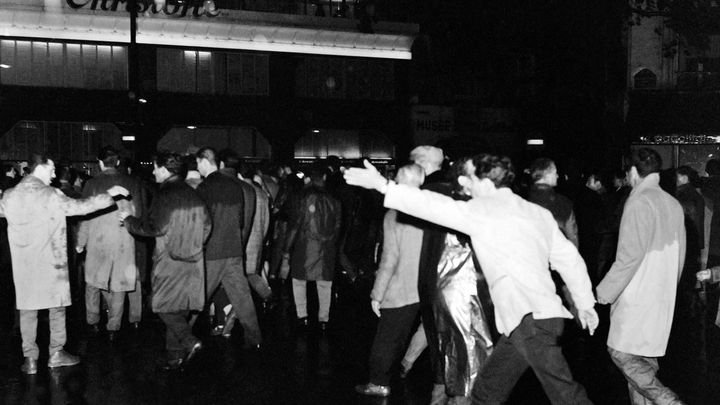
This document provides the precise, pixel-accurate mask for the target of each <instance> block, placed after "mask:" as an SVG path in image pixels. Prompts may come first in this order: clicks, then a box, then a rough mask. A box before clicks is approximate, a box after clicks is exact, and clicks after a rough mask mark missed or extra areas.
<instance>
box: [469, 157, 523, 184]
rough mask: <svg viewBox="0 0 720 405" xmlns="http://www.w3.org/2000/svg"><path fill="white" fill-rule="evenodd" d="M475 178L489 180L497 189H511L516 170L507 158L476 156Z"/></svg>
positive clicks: (474, 162) (474, 163)
mask: <svg viewBox="0 0 720 405" xmlns="http://www.w3.org/2000/svg"><path fill="white" fill-rule="evenodd" d="M472 161H473V165H474V166H475V176H477V177H478V178H479V179H480V180H482V179H488V180H490V181H492V182H493V184H495V187H496V188H501V187H510V186H511V185H512V182H513V181H514V180H515V168H514V167H513V164H512V161H511V160H510V158H509V157H507V156H497V155H490V154H485V153H483V154H480V155H476V156H474V157H473V159H472Z"/></svg>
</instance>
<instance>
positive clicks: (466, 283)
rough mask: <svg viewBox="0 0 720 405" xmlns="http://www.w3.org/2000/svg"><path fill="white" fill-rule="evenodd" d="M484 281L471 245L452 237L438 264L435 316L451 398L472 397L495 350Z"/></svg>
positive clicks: (446, 241) (447, 239)
mask: <svg viewBox="0 0 720 405" xmlns="http://www.w3.org/2000/svg"><path fill="white" fill-rule="evenodd" d="M482 277H483V276H482V274H481V273H480V272H479V271H478V270H476V269H475V264H474V261H473V251H472V248H471V247H470V243H469V242H468V243H464V244H463V243H461V242H460V241H458V238H457V236H455V235H454V234H452V233H448V234H447V236H446V238H445V249H444V250H443V253H442V256H441V258H440V263H439V264H438V275H437V295H436V298H435V300H434V303H433V312H434V313H435V322H436V324H437V330H438V340H439V343H440V347H439V349H440V354H441V356H442V366H443V375H444V377H445V387H446V392H447V393H448V394H449V395H451V396H459V397H464V396H468V395H470V391H471V390H472V387H473V384H474V382H475V378H476V377H477V376H478V373H479V372H480V369H481V368H482V365H483V364H484V363H485V360H486V359H487V358H488V356H489V355H490V352H491V350H492V345H493V342H492V336H491V333H490V328H489V326H488V322H487V318H486V316H485V309H484V308H483V303H482V301H481V299H480V296H479V294H478V284H481V283H479V282H481V281H482V280H481V279H482ZM489 309H490V308H487V310H489Z"/></svg>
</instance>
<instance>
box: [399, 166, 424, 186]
mask: <svg viewBox="0 0 720 405" xmlns="http://www.w3.org/2000/svg"><path fill="white" fill-rule="evenodd" d="M395 179H396V180H397V182H398V183H400V184H405V185H408V186H412V187H420V186H421V185H422V184H423V182H424V181H425V172H424V171H423V168H422V167H420V165H417V164H415V163H411V164H409V165H405V166H403V167H401V168H400V169H399V170H398V172H397V176H396V177H395Z"/></svg>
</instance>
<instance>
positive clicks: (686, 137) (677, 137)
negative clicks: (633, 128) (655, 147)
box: [640, 134, 720, 145]
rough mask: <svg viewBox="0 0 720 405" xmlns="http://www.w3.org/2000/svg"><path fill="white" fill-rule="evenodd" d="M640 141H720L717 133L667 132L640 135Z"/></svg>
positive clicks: (660, 142)
mask: <svg viewBox="0 0 720 405" xmlns="http://www.w3.org/2000/svg"><path fill="white" fill-rule="evenodd" d="M640 143H644V144H675V145H685V144H690V145H692V144H707V143H720V136H718V135H692V134H668V135H650V136H641V137H640Z"/></svg>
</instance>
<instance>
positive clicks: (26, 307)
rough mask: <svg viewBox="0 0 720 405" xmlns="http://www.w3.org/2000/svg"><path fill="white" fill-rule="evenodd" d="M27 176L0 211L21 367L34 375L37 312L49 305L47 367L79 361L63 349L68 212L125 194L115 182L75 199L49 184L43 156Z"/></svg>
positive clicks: (33, 159)
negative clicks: (9, 259) (17, 318)
mask: <svg viewBox="0 0 720 405" xmlns="http://www.w3.org/2000/svg"><path fill="white" fill-rule="evenodd" d="M28 164H29V166H28V167H29V168H30V171H31V174H30V175H28V176H26V177H25V178H24V179H23V180H22V181H21V182H20V184H18V185H17V186H16V187H14V188H12V189H10V190H8V191H7V192H6V193H5V195H4V196H3V199H2V200H0V215H1V216H5V217H6V218H7V221H8V239H9V242H10V253H11V256H12V264H13V280H14V283H15V296H16V305H17V309H18V310H19V311H20V333H21V335H22V349H23V355H24V356H25V362H24V364H23V366H22V367H21V370H22V371H23V372H24V373H26V374H35V373H37V359H38V357H39V355H40V350H39V348H38V346H37V343H36V342H35V340H36V335H37V314H38V310H41V309H49V318H50V348H49V354H50V358H49V360H48V367H50V368H55V367H64V366H72V365H75V364H78V363H79V362H80V358H79V357H77V356H73V355H71V354H69V353H67V352H65V350H63V347H64V346H65V342H66V331H65V307H67V306H69V305H71V304H72V301H71V300H70V282H69V275H68V263H67V235H66V231H65V229H66V226H67V225H66V220H65V217H67V216H74V215H85V214H89V213H91V212H93V211H96V210H99V209H103V208H107V207H110V206H112V205H113V204H115V201H114V200H113V198H112V197H114V196H117V195H124V196H127V195H128V191H127V190H126V189H124V188H123V187H120V186H115V187H112V188H110V189H108V190H107V192H105V193H102V194H98V195H96V196H94V197H90V198H86V199H82V200H74V199H72V198H69V197H66V196H65V195H64V194H63V193H62V192H61V191H60V190H58V189H55V188H53V187H50V182H51V181H52V179H53V178H54V177H55V163H54V162H53V161H52V160H51V159H49V158H48V157H47V156H45V155H42V154H32V155H31V156H30V159H29V161H28Z"/></svg>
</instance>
